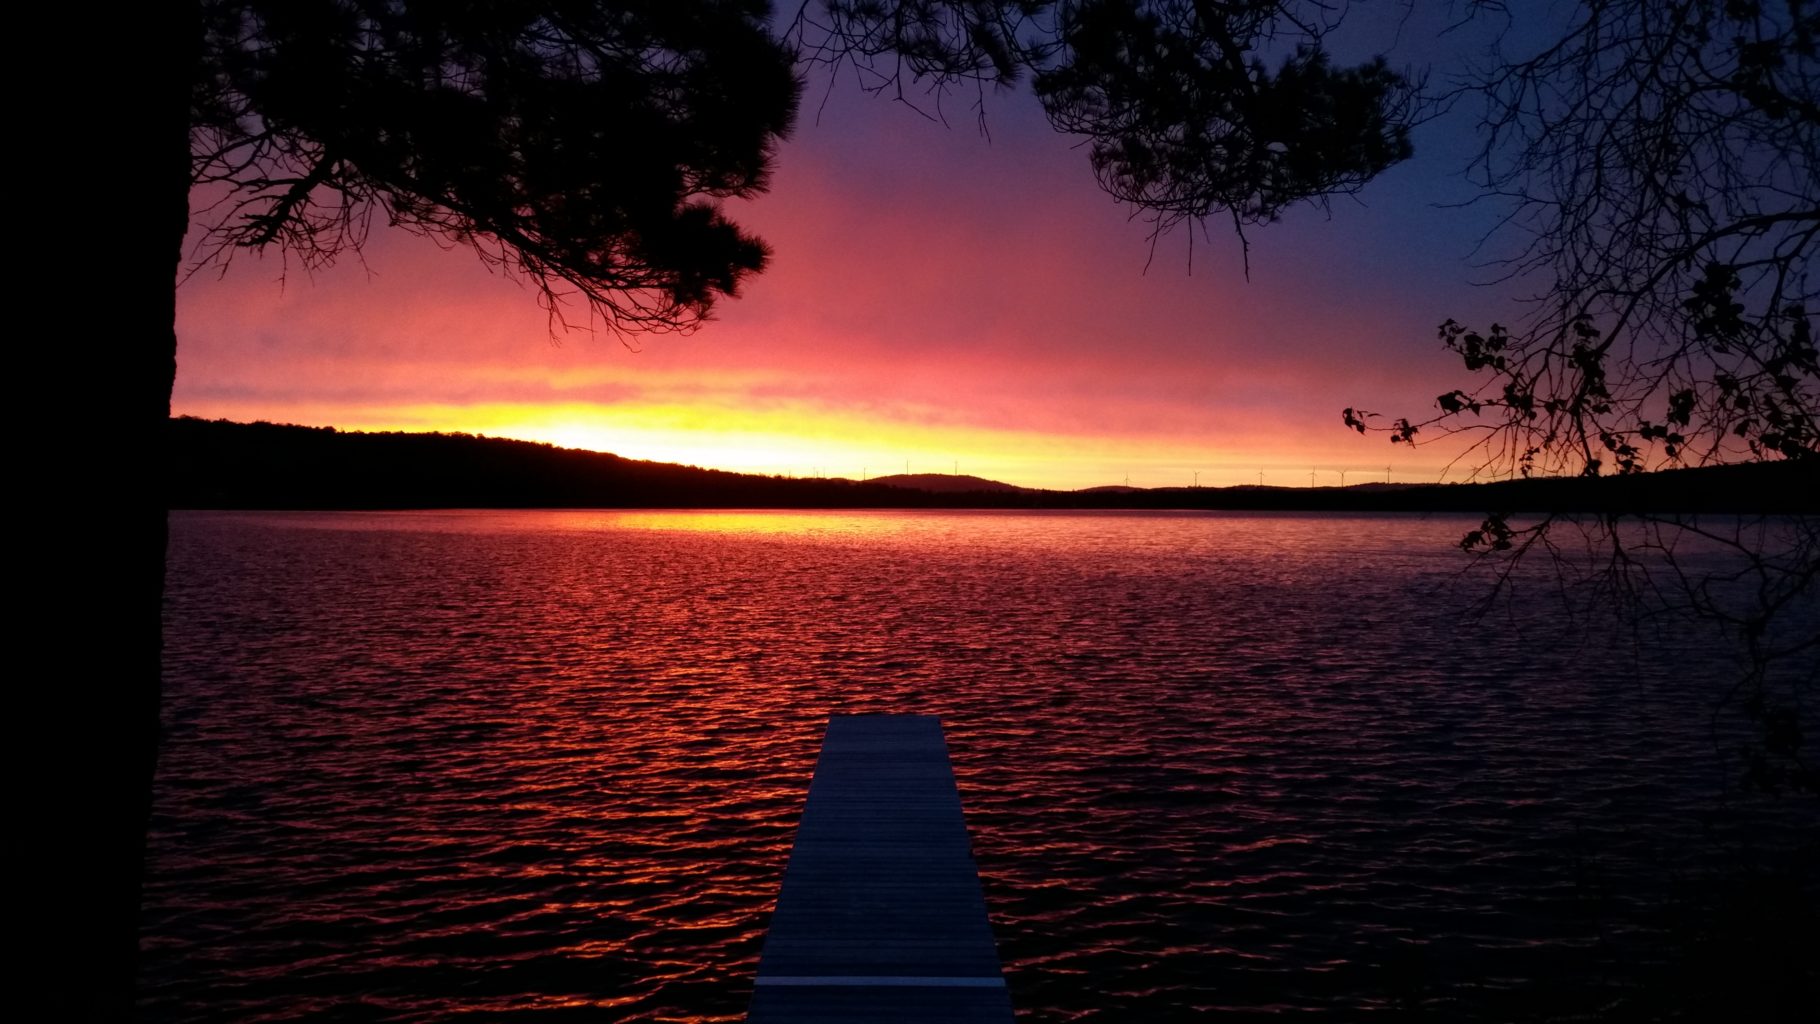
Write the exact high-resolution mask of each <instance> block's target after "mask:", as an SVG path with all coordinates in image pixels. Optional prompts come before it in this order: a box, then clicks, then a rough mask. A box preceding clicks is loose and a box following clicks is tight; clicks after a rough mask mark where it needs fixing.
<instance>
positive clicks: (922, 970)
mask: <svg viewBox="0 0 1820 1024" xmlns="http://www.w3.org/2000/svg"><path fill="white" fill-rule="evenodd" d="M1011 1019H1012V1014H1011V996H1010V994H1009V993H1008V992H1007V991H1006V989H1005V977H1004V974H1003V973H1002V972H1001V971H1000V969H999V961H998V949H997V947H996V946H994V945H993V941H992V926H991V924H990V923H989V922H988V921H987V920H986V901H985V897H984V896H983V895H982V894H981V892H980V882H979V874H978V872H977V871H976V870H975V869H974V866H973V851H972V847H971V846H970V844H969V843H968V841H967V825H966V822H965V821H964V820H963V818H962V816H961V798H960V793H959V792H958V791H957V790H956V789H955V787H954V772H953V771H952V769H950V768H949V766H948V745H947V743H946V742H945V741H944V740H943V738H942V726H941V721H940V720H939V719H937V718H936V717H935V716H933V715H836V716H834V717H833V718H830V719H829V720H828V732H827V736H826V737H825V738H824V739H823V740H822V752H821V758H820V759H819V760H818V761H817V762H816V765H815V778H814V780H813V781H812V782H811V783H810V784H809V799H808V802H807V804H806V805H805V806H804V807H803V818H802V823H801V824H800V825H798V826H797V829H796V844H795V846H793V847H792V848H791V850H790V863H789V865H788V866H787V867H786V868H785V869H784V883H783V890H782V892H781V893H780V894H779V896H778V899H777V910H776V911H775V912H774V913H773V914H772V915H771V927H770V930H769V931H768V932H767V933H766V935H765V948H764V953H763V954H762V955H761V957H760V958H759V962H758V978H757V980H756V984H755V986H754V989H753V994H752V1006H751V1009H750V1011H749V1012H748V1014H747V1015H746V1020H747V1021H748V1024H785V1022H790V1024H796V1022H816V1024H831V1022H836V1021H853V1022H856V1024H858V1022H873V1021H878V1022H909V1021H953V1022H982V1024H984V1022H991V1024H1009V1022H1010V1021H1011Z"/></svg>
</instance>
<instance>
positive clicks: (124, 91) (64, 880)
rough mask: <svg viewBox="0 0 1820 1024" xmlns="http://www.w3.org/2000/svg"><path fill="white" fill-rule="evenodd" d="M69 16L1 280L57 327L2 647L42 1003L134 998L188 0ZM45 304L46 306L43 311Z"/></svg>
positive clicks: (179, 247)
mask: <svg viewBox="0 0 1820 1024" xmlns="http://www.w3.org/2000/svg"><path fill="white" fill-rule="evenodd" d="M62 14H63V16H64V17H65V18H66V19H68V18H70V17H72V16H73V12H70V11H64V12H62ZM81 21H82V24H81V25H79V26H76V25H71V24H68V23H67V20H66V23H64V24H62V25H61V26H59V31H60V32H61V33H64V34H66V35H67V33H68V32H71V31H74V32H77V33H78V34H80V35H81V37H82V39H83V45H84V46H85V47H87V46H89V45H90V44H91V43H92V44H94V50H93V51H92V53H90V52H85V53H84V54H83V55H82V58H81V59H80V60H78V59H77V58H76V57H74V56H73V55H63V56H59V57H57V58H56V60H57V61H58V62H67V63H69V64H71V65H76V64H79V63H80V64H82V67H81V68H80V69H77V70H73V71H70V72H69V73H68V74H69V75H71V76H72V77H71V78H69V79H66V80H62V81H57V82H53V83H52V85H51V88H49V89H47V90H46V92H45V95H43V96H41V97H39V98H38V99H37V102H39V103H42V104H43V105H44V106H43V108H41V109H40V110H36V111H33V112H32V113H33V115H36V116H43V117H45V118H46V122H47V132H48V136H49V137H50V138H52V139H54V140H55V141H54V142H51V143H50V144H48V145H47V146H46V147H45V149H46V150H47V151H48V152H54V153H55V154H56V155H57V156H58V157H61V158H62V160H63V161H64V163H62V164H61V165H59V164H58V162H57V161H53V160H47V161H46V164H45V166H44V167H43V168H41V171H42V173H43V174H44V175H45V176H46V177H48V178H49V179H50V180H49V181H48V183H47V184H46V185H45V186H43V187H44V192H43V193H42V194H38V195H28V196H22V197H20V199H19V201H21V202H24V203H26V204H29V205H32V206H39V207H42V209H27V210H26V211H25V212H24V217H23V218H22V219H23V220H25V221H27V222H38V223H44V224H47V225H50V226H48V227H46V228H45V229H44V230H46V231H49V232H54V234H51V235H50V236H49V237H52V238H55V239H56V241H55V242H54V243H53V244H52V245H50V246H47V251H48V253H49V254H50V255H49V256H48V257H47V259H46V262H47V263H48V264H50V265H48V266H44V267H42V268H40V269H41V270H42V276H43V280H44V281H45V288H44V290H43V291H42V292H37V293H34V289H32V288H29V287H27V288H22V289H20V291H19V292H18V293H16V300H17V301H18V302H19V303H20V305H21V307H23V308H31V309H34V310H35V311H37V314H38V315H40V316H44V317H45V318H46V320H45V328H49V329H50V330H55V331H57V334H45V335H42V336H40V337H38V338H37V339H36V343H37V344H38V345H40V346H41V347H43V348H44V349H46V350H51V351H53V352H54V353H56V354H57V356H59V357H60V365H49V366H47V370H46V372H45V373H43V374H29V373H28V374H27V375H26V379H25V380H23V381H17V382H15V385H14V386H15V388H16V389H17V390H19V391H23V392H27V394H25V395H24V396H23V397H24V398H25V399H26V401H27V402H28V403H33V402H36V403H42V406H43V407H44V408H45V409H47V410H51V409H55V410H57V412H55V413H51V415H55V416H56V418H55V419H54V420H52V421H51V422H52V423H53V424H55V425H56V426H57V427H59V428H61V429H59V430H58V431H57V433H58V436H57V437H56V439H55V440H54V441H53V442H52V444H53V446H54V447H52V448H51V449H49V450H48V451H47V454H46V455H45V458H46V460H47V465H45V466H44V471H43V473H42V477H43V480H44V489H43V491H42V493H41V494H40V495H36V497H40V498H42V500H44V501H45V502H46V505H45V506H44V507H43V508H42V509H31V510H30V511H31V513H32V514H34V515H41V516H44V517H47V518H48V519H49V521H48V523H47V524H46V525H45V526H44V527H43V528H42V529H41V530H33V531H31V532H29V533H27V532H25V531H20V533H19V534H18V535H16V536H15V537H13V538H11V539H12V541H13V543H14V544H17V545H20V546H22V547H24V548H26V551H25V552H24V555H25V561H26V563H27V564H28V566H29V567H30V568H29V569H28V572H29V573H30V575H31V576H32V577H36V578H35V579H32V580H31V582H30V584H29V585H28V587H27V588H26V592H25V593H23V594H16V595H14V596H16V597H22V598H23V599H24V600H25V602H27V604H28V606H29V607H28V608H27V611H26V613H25V615H24V616H23V621H22V622H19V623H15V626H14V628H17V629H19V630H20V633H21V634H24V636H23V637H22V639H24V640H25V643H24V644H22V645H21V646H20V647H18V648H16V651H18V652H25V651H46V652H48V657H46V658H45V659H44V662H43V663H42V664H38V665H32V664H21V663H19V662H15V664H14V673H16V674H17V675H18V676H19V677H22V678H20V679H19V683H18V687H17V689H15V690H14V692H15V693H16V694H22V695H24V696H23V699H22V700H21V701H20V703H21V704H23V705H24V706H25V707H27V708H29V709H31V710H30V711H29V712H28V713H27V714H23V715H20V718H19V720H18V721H16V722H15V723H14V726H13V731H14V733H15V737H16V738H17V739H18V740H19V741H20V742H18V743H16V744H15V746H16V748H17V749H18V751H19V752H18V753H17V754H16V755H15V756H16V757H17V758H18V762H17V767H16V769H15V774H16V775H18V776H22V777H21V778H18V779H17V783H18V785H19V787H20V788H19V792H20V795H21V796H22V797H23V800H22V802H21V805H20V806H19V807H17V808H15V809H13V810H12V814H13V815H23V817H24V820H18V819H15V821H14V825H13V828H16V831H15V832H13V835H14V836H16V838H9V839H8V840H7V843H8V846H9V847H10V849H9V851H8V852H9V858H10V857H11V856H13V855H14V854H17V855H18V857H17V859H18V863H17V864H16V865H13V866H12V870H10V871H9V875H11V876H12V877H11V878H10V879H9V881H11V883H12V884H13V885H15V886H26V887H28V888H38V887H42V889H41V890H40V891H39V892H36V893H34V894H33V895H35V896H37V897H38V900H33V901H32V902H34V903H37V905H38V906H41V907H42V908H43V911H42V912H43V918H44V920H43V922H42V927H41V928H37V929H35V933H33V932H27V931H18V932H15V933H14V938H15V939H16V940H22V941H24V942H26V943H28V944H31V945H32V946H33V947H35V948H34V949H33V950H32V951H31V953H29V954H28V956H30V957H31V958H33V959H40V960H42V962H43V964H44V966H45V967H46V971H45V972H44V973H43V974H42V975H40V976H33V977H27V976H25V975H21V976H20V978H19V980H20V982H21V984H22V985H24V986H26V987H28V988H30V989H31V990H32V992H33V993H35V994H38V995H41V996H44V997H46V1001H47V1002H48V1003H49V1004H50V1005H51V1007H52V1008H53V1012H52V1013H50V1014H47V1015H46V1016H45V1018H44V1019H55V1020H69V1021H87V1020H99V1021H113V1020H127V1019H130V1018H131V1017H132V1016H133V1001H134V990H135V972H136V967H137V960H138V942H139V939H138V931H139V906H140V887H141V876H142V872H143V865H144V855H145V838H146V828H147V822H148V815H149V810H150V799H151V783H152V773H153V770H154V766H155V762H156V758H157V748H158V737H159V705H160V701H161V690H162V680H161V675H162V672H161V648H162V604H163V589H164V557H165V543H166V535H167V534H166V528H167V523H166V511H165V492H164V483H163V481H164V478H165V473H164V462H165V455H164V438H165V433H166V429H165V428H166V422H167V421H168V419H169V416H170V400H171V387H172V384H173V382H174V379H175V372H176V296H175V285H176V275H177V270H178V267H179V264H180V262H181V260H182V254H183V239H184V232H185V230H186V228H187V225H188V220H189V118H190V100H189V93H190V85H191V81H192V76H193V69H194V67H195V62H196V60H197V58H198V54H199V52H200V46H199V30H200V18H199V8H198V6H197V3H196V0H187V2H185V0H176V2H171V0H150V2H147V3H144V4H127V5H121V6H119V7H115V8H107V9H105V12H104V11H103V10H101V9H97V10H96V11H95V12H93V16H92V17H91V16H83V17H81ZM22 38H24V39H33V38H39V39H41V40H42V41H45V42H48V41H49V40H50V39H51V38H52V36H51V35H49V34H46V35H44V36H42V37H40V36H36V35H34V34H33V33H30V32H26V33H23V34H22ZM91 56H92V58H93V59H92V60H90V58H91ZM73 76H89V77H81V78H76V77H73ZM59 86H66V87H67V88H65V89H64V90H63V91H62V92H60V93H59V92H58V87H59ZM29 102H30V101H28V103H29ZM52 221H55V222H56V223H55V224H54V225H52V224H51V222H52ZM29 230H30V229H29V228H28V229H22V232H21V233H26V232H28V231H29ZM58 292H62V293H63V294H62V295H61V296H59V295H58V294H57V293H58ZM60 299H61V304H62V305H63V306H64V307H66V308H63V309H58V306H59V300H60ZM59 314H61V315H59ZM52 318H56V319H58V320H60V321H61V324H60V325H59V326H57V327H54V328H52V327H50V321H51V319H52ZM16 656H18V655H16ZM9 831H12V829H9ZM29 899H30V897H28V900H29ZM40 901H41V902H40ZM26 1000H27V1001H26V1006H27V1007H29V1006H31V1005H32V1001H33V1000H32V995H29V994H28V995H27V996H26ZM24 1012H25V1013H26V1015H27V1016H32V1012H31V1011H30V1010H29V1009H28V1010H26V1011H24Z"/></svg>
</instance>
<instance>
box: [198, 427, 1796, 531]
mask: <svg viewBox="0 0 1820 1024" xmlns="http://www.w3.org/2000/svg"><path fill="white" fill-rule="evenodd" d="M169 452H170V467H169V473H168V477H167V479H168V485H169V488H170V490H169V496H170V503H171V506H172V507H173V508H242V509H255V508H257V509H402V508H1057V509H1066V508H1080V509H1088V508H1093V509H1233V510H1280V511H1457V512H1486V511H1499V512H1737V513H1772V514H1778V513H1800V512H1815V511H1820V465H1811V464H1807V463H1806V462H1777V463H1760V464H1751V465H1739V466H1714V467H1707V468H1702V469H1683V470H1673V471H1668V472H1662V473H1649V474H1639V475H1635V476H1628V477H1604V478H1598V479H1584V478H1553V479H1540V480H1511V481H1499V482H1494V483H1477V484H1468V483H1458V484H1419V485H1387V484H1360V485H1354V486H1352V487H1347V488H1339V487H1256V486H1249V485H1247V486H1241V487H1172V488H1152V489H1148V490H1132V491H1043V490H1021V489H1020V490H996V491H974V492H962V493H931V492H929V491H923V490H915V489H909V488H904V487H897V486H890V485H886V484H880V483H860V482H856V481H852V480H843V479H796V478H788V477H776V476H759V475H753V474H745V473H729V472H724V471H721V470H713V469H697V468H695V467H692V466H678V465H673V464H670V463H663V462H642V461H638V460H634V459H625V458H621V457H619V456H617V455H607V454H603V453H600V452H589V451H578V450H575V449H568V448H556V447H553V446H550V445H545V444H535V443H531V442H527V441H508V440H503V439H499V438H488V437H475V436H472V435H466V434H411V433H351V432H343V431H337V430H335V429H333V428H329V427H320V428H318V427H297V426H287V425H278V424H271V423H252V424H243V423H232V422H229V421H226V420H212V421H211V420H200V419H194V418H190V417H182V418H178V419H173V420H172V421H171V423H170V445H169Z"/></svg>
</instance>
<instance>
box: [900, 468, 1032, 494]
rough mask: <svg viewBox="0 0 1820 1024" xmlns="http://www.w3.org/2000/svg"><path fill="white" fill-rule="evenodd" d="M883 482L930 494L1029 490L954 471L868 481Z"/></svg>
mask: <svg viewBox="0 0 1820 1024" xmlns="http://www.w3.org/2000/svg"><path fill="white" fill-rule="evenodd" d="M866 482H867V483H872V484H882V485H884V486H886V487H904V488H908V489H910V490H913V491H927V492H928V493H930V494H973V493H977V492H982V491H997V492H1014V491H1029V490H1030V488H1028V487H1019V486H1017V485H1016V484H1008V483H1004V482H1002V481H998V480H987V479H986V478H985V477H978V476H968V475H966V474H964V473H963V474H961V475H959V476H956V475H954V474H952V473H893V474H892V475H890V476H875V477H873V478H872V479H870V480H868V481H866Z"/></svg>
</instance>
